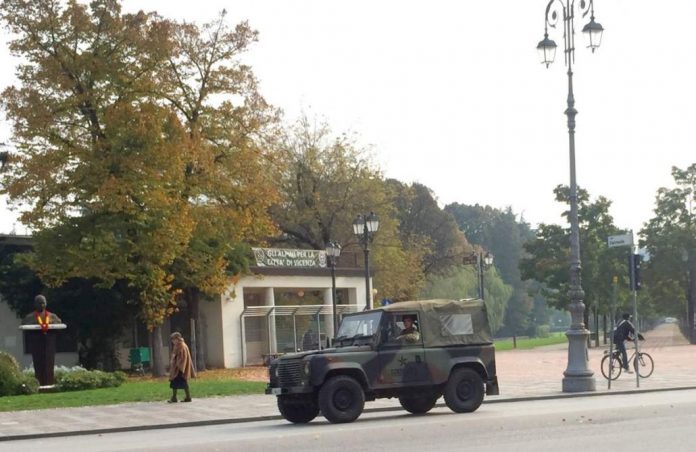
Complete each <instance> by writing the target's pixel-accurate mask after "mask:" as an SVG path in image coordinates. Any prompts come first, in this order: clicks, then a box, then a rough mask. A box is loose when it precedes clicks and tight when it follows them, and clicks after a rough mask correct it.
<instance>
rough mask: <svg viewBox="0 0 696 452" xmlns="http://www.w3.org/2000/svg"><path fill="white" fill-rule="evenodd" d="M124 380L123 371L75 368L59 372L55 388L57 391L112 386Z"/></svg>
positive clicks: (119, 384) (118, 384)
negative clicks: (110, 371)
mask: <svg viewBox="0 0 696 452" xmlns="http://www.w3.org/2000/svg"><path fill="white" fill-rule="evenodd" d="M124 381H126V374H124V373H123V372H114V373H109V372H102V371H101V370H84V369H81V370H75V371H70V372H59V375H57V376H56V388H57V389H58V390H59V391H79V390H83V389H97V388H113V387H117V386H121V384H122V383H123V382H124Z"/></svg>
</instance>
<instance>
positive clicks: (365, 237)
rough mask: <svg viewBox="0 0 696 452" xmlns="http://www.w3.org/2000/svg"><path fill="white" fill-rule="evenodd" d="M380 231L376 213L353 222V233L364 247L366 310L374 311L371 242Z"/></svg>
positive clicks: (360, 217)
mask: <svg viewBox="0 0 696 452" xmlns="http://www.w3.org/2000/svg"><path fill="white" fill-rule="evenodd" d="M378 229H379V218H377V215H375V213H374V212H370V214H369V215H358V216H357V217H356V218H355V220H354V221H353V233H354V234H355V236H356V237H357V238H358V241H360V243H361V244H362V246H363V251H364V252H365V309H372V291H371V290H370V242H371V241H372V239H373V238H374V235H375V234H376V233H377V230H378Z"/></svg>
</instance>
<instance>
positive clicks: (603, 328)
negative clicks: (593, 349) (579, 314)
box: [602, 314, 607, 345]
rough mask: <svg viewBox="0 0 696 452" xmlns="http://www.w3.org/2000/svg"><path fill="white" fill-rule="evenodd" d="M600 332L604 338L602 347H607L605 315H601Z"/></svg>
mask: <svg viewBox="0 0 696 452" xmlns="http://www.w3.org/2000/svg"><path fill="white" fill-rule="evenodd" d="M602 330H603V336H604V345H607V315H606V314H602Z"/></svg>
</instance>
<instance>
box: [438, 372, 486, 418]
mask: <svg viewBox="0 0 696 452" xmlns="http://www.w3.org/2000/svg"><path fill="white" fill-rule="evenodd" d="M444 396H445V403H446V404H447V406H448V407H449V409H450V410H452V411H454V412H455V413H471V412H473V411H476V410H477V409H478V407H480V406H481V403H482V402H483V380H482V379H481V376H480V375H479V374H478V373H477V372H476V371H475V370H473V369H469V368H467V367H460V368H459V369H455V370H454V371H453V372H452V374H451V375H450V378H449V380H448V381H447V384H446V385H445V392H444Z"/></svg>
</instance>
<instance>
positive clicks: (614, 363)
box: [601, 355, 622, 380]
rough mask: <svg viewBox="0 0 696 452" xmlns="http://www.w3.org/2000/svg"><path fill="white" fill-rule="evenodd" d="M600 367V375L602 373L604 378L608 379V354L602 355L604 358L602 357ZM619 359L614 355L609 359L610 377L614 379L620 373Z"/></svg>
mask: <svg viewBox="0 0 696 452" xmlns="http://www.w3.org/2000/svg"><path fill="white" fill-rule="evenodd" d="M601 368H602V375H604V378H606V379H607V380H608V379H609V355H604V358H602V363H601ZM621 370H622V368H621V361H620V360H619V359H617V358H616V357H613V358H612V359H611V379H612V380H616V379H617V378H619V375H621Z"/></svg>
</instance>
